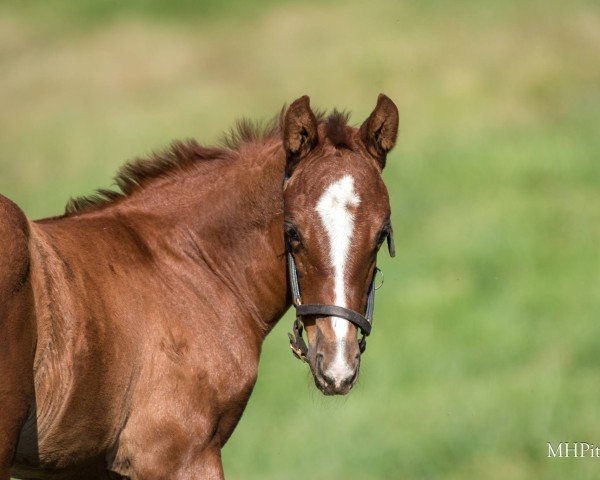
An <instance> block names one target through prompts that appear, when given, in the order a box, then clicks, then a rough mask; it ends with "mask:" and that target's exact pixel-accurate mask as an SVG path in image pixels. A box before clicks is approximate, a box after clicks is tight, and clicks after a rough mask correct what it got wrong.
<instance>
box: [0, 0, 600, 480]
mask: <svg viewBox="0 0 600 480" xmlns="http://www.w3.org/2000/svg"><path fill="white" fill-rule="evenodd" d="M0 72H1V73H0V105H2V108H1V109H0V192H2V193H3V194H5V195H7V196H8V197H10V198H12V199H13V200H15V201H16V202H17V203H18V204H19V205H21V206H22V207H23V208H24V209H25V211H26V213H27V214H28V215H29V216H30V217H32V218H38V217H43V216H48V215H53V214H57V213H61V212H62V210H63V206H64V204H65V203H66V201H67V199H68V198H69V197H70V196H72V195H77V194H85V193H89V192H91V191H92V190H93V189H94V188H97V187H100V186H108V185H110V182H111V176H112V174H113V173H114V171H115V170H116V169H117V167H118V166H119V165H120V164H121V163H122V162H123V161H124V160H126V159H128V158H131V157H134V156H137V155H140V154H143V153H146V152H149V151H150V150H152V149H156V148H159V147H161V146H163V145H165V144H166V143H167V142H169V141H170V140H171V139H173V138H182V137H191V136H193V137H196V138H197V139H199V140H201V141H204V142H209V143H210V142H213V141H215V139H216V138H217V136H218V135H219V133H220V132H221V131H222V130H224V129H226V128H228V127H229V126H230V125H231V124H232V122H233V121H234V119H235V118H236V117H239V116H240V115H248V116H253V117H257V118H265V117H269V116H271V115H272V114H274V113H275V112H277V111H278V110H279V108H280V107H281V105H282V104H283V103H284V102H289V101H291V100H293V99H294V98H296V97H298V96H300V95H302V94H304V93H308V94H310V95H311V97H312V103H313V105H320V106H323V107H333V106H339V107H347V108H349V109H351V110H352V111H353V119H354V121H355V122H356V123H359V122H361V121H362V120H363V118H364V117H365V116H366V115H367V114H368V112H369V111H370V110H371V108H372V107H373V105H374V102H375V99H376V96H377V93H379V92H380V91H383V92H385V93H387V94H388V95H389V96H391V97H392V98H393V99H395V100H396V102H397V103H398V105H399V107H400V110H401V136H400V140H399V145H398V147H397V148H396V150H395V151H394V153H393V155H391V158H390V159H389V162H388V165H389V167H388V168H387V169H386V171H385V175H384V176H385V179H386V182H387V184H388V186H389V190H390V192H391V196H392V201H393V212H394V214H393V221H394V226H395V232H396V235H395V236H396V248H397V252H398V253H397V257H396V259H395V260H394V261H391V260H389V259H388V258H386V255H383V256H382V257H383V258H381V261H380V264H381V266H382V267H383V269H384V271H385V276H386V277H385V278H386V282H385V286H384V288H383V289H382V290H380V291H379V292H378V293H379V295H378V299H377V307H376V318H375V322H376V327H375V330H374V334H373V336H372V337H371V339H370V341H369V348H368V350H367V354H366V356H365V358H364V362H363V369H362V378H361V380H360V383H359V385H358V386H357V387H356V389H355V390H354V391H353V392H352V393H351V394H350V395H349V396H348V397H344V398H324V397H322V396H321V395H320V394H319V393H318V392H316V391H315V389H314V387H312V386H311V383H312V382H311V380H310V378H309V374H308V371H307V369H306V367H305V366H304V365H301V364H300V363H299V362H297V361H296V360H294V359H293V358H292V356H291V354H290V352H289V347H288V342H287V339H286V335H285V333H286V331H287V329H288V328H289V324H290V321H291V319H290V317H289V316H287V317H286V318H285V319H284V320H283V321H282V322H281V323H280V325H279V326H278V327H277V329H276V330H275V331H274V332H273V333H272V334H271V336H270V337H269V338H268V339H267V342H266V344H265V348H264V354H263V357H262V362H261V370H260V376H259V381H258V384H257V386H256V389H255V393H254V394H253V396H252V398H251V401H250V404H249V406H248V409H247V411H246V413H245V414H244V417H243V418H242V421H241V423H240V425H239V427H238V429H237V431H236V433H235V434H234V436H233V438H232V440H231V441H230V443H229V444H228V445H227V446H226V448H225V449H224V452H223V455H224V463H225V469H226V473H227V474H228V478H230V479H261V480H269V479H291V480H295V479H304V478H309V479H313V478H315V479H365V480H366V479H383V478H385V479H436V480H438V479H440V480H442V479H443V480H454V479H486V480H487V479H490V480H493V479H498V480H505V479H511V480H520V479H548V480H550V479H566V478H568V479H570V480H578V479H597V478H599V477H600V460H598V459H591V458H585V459H549V458H546V454H547V442H553V443H556V442H560V441H588V442H594V443H596V444H600V248H599V244H600V7H599V5H598V3H597V2H593V1H589V2H584V1H576V0H574V1H562V2H559V1H555V0H550V1H544V2H542V1H536V0H534V1H528V2H517V1H505V2H492V1H487V2H480V1H478V2H476V1H468V0H462V1H457V2H440V1H436V0H428V1H421V2H398V1H395V0H373V1H371V2H364V1H358V0H350V1H341V0H340V1H333V0H329V1H326V2H316V1H305V2H299V1H294V2H287V3H286V2H275V1H268V2H261V3H253V2H242V1H241V0H239V1H235V2H217V1H216V0H210V1H208V2H192V1H191V0H187V1H181V0H180V1H176V2H159V1H158V0H152V1H149V2H142V1H140V0H137V1H132V2H117V1H114V0H113V1H100V0H92V1H76V0H56V1H53V2H47V1H41V0H39V1H37V0H36V1H27V2H20V3H17V2H0ZM0 248H1V247H0Z"/></svg>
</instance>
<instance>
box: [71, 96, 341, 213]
mask: <svg viewBox="0 0 600 480" xmlns="http://www.w3.org/2000/svg"><path fill="white" fill-rule="evenodd" d="M285 111H286V107H285V106H284V107H283V108H282V109H281V112H280V113H279V114H278V115H276V116H275V117H273V118H272V119H271V120H269V121H267V122H261V121H256V120H252V119H248V118H242V119H240V120H238V121H237V122H236V123H235V125H234V126H233V127H232V128H231V129H230V130H229V131H227V132H225V133H224V134H222V135H221V138H220V142H219V144H218V145H217V146H214V147H205V146H202V145H200V144H199V143H198V142H197V141H196V140H193V139H190V140H185V141H175V142H173V143H172V144H171V145H170V147H168V148H167V149H165V150H162V151H159V152H155V153H152V154H150V155H149V156H147V157H140V158H135V159H133V160H130V161H128V162H126V163H125V164H124V165H123V166H122V167H121V168H120V169H119V170H118V172H117V174H116V175H115V177H114V184H115V186H116V189H114V190H113V189H106V188H101V189H98V190H96V192H95V193H93V194H92V195H87V196H81V197H75V198H71V199H70V200H69V201H68V202H67V205H66V206H65V214H64V215H65V216H69V215H74V214H77V213H82V212H87V211H90V210H95V209H97V208H100V207H102V206H105V205H106V204H109V203H112V202H114V201H116V200H119V199H122V198H125V197H127V196H129V195H130V194H131V193H132V192H134V191H136V190H138V189H140V188H143V187H144V185H146V184H147V182H148V181H149V180H152V179H156V178H160V177H165V176H168V175H170V174H172V173H174V172H177V171H181V170H184V169H186V168H189V167H191V166H193V165H196V164H197V163H198V162H206V161H211V160H216V159H223V158H231V157H233V153H234V152H236V151H238V150H239V149H240V148H241V147H242V146H243V145H247V144H251V143H258V142H265V141H267V140H270V139H274V138H279V137H281V135H282V128H283V119H284V115H285ZM315 116H316V118H317V121H318V122H319V123H323V122H326V125H327V128H326V132H327V136H328V137H329V138H330V139H331V141H332V142H333V143H334V144H335V145H339V146H344V145H346V144H347V142H346V138H345V134H344V132H345V127H346V125H347V123H348V119H349V118H350V114H349V113H348V112H344V111H338V110H333V112H332V113H331V114H329V115H328V116H326V114H325V112H323V111H316V112H315Z"/></svg>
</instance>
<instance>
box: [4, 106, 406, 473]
mask: <svg viewBox="0 0 600 480" xmlns="http://www.w3.org/2000/svg"><path fill="white" fill-rule="evenodd" d="M346 120H347V118H346V116H345V115H343V114H340V113H338V112H334V113H333V114H332V115H330V116H329V117H325V116H323V115H315V113H313V111H312V110H311V108H310V106H309V99H308V97H306V96H305V97H301V98H299V99H298V100H296V101H295V102H293V103H292V104H291V105H290V107H289V108H288V109H287V110H286V111H285V113H284V114H282V115H281V116H280V117H279V118H278V119H277V120H276V121H275V122H274V123H273V124H272V125H271V126H270V127H269V128H267V129H265V131H263V132H257V131H256V129H253V128H251V127H250V126H249V125H250V124H248V123H241V124H240V125H239V127H238V129H237V130H235V131H234V132H233V133H232V134H231V135H230V136H229V139H228V141H227V145H226V147H224V148H205V147H202V146H200V145H198V144H197V143H196V142H194V141H188V142H185V143H175V144H174V145H173V146H172V148H171V149H170V150H169V151H167V152H166V153H164V154H161V155H156V156H154V157H152V158H148V159H140V160H137V161H134V162H132V163H129V164H126V165H125V166H124V167H123V168H122V169H121V171H120V173H119V175H118V176H117V178H116V183H117V185H118V187H119V188H120V192H113V191H107V190H103V191H99V192H98V194H97V195H96V196H94V197H88V198H83V199H77V200H74V201H71V202H70V203H69V205H68V206H67V210H66V213H65V214H64V215H63V216H61V217H56V218H49V219H45V220H40V221H36V222H32V221H29V220H28V219H27V218H26V217H25V215H24V214H23V212H22V211H21V210H20V209H19V208H18V207H17V206H16V205H15V204H14V203H12V202H11V201H10V200H8V199H6V198H5V197H2V196H0V238H2V250H1V252H0V329H1V330H0V405H1V408H2V413H1V415H0V480H7V479H8V478H9V477H10V474H11V473H12V475H14V476H16V477H19V478H30V479H46V478H52V479H72V480H75V479H82V478H85V479H114V478H131V479H135V480H141V479H144V480H158V479H181V480H183V479H192V478H193V479H200V478H202V479H204V478H209V479H220V478H223V469H222V465H221V448H222V447H223V445H224V444H225V442H226V441H227V440H228V438H229V436H230V435H231V433H232V432H233V430H234V428H235V426H236V424H237V422H238V421H239V419H240V417H241V415H242V412H243V410H244V408H245V406H246V403H247V401H248V397H249V396H250V394H251V392H252V388H253V386H254V383H255V381H256V376H257V369H258V362H259V356H260V351H261V345H262V342H263V340H264V338H265V336H266V335H267V334H268V332H269V331H270V330H271V329H272V328H273V326H274V325H275V323H276V322H277V321H278V320H279V318H280V317H281V316H282V315H283V314H284V313H285V311H286V310H287V309H288V308H289V306H290V305H291V302H292V293H291V289H290V286H289V285H288V284H289V282H288V277H287V276H286V251H287V252H288V253H289V255H291V258H293V260H294V264H295V267H296V270H297V277H294V278H298V281H299V288H300V289H301V292H302V293H301V297H302V301H303V302H304V303H312V304H323V305H326V306H329V307H331V306H335V307H341V308H340V310H339V311H340V312H342V311H344V312H347V311H350V310H352V311H354V312H355V313H356V312H364V311H365V309H366V304H367V293H368V290H369V289H370V286H371V281H372V278H373V275H374V269H375V263H376V255H377V251H378V249H379V247H380V245H381V243H382V242H383V241H384V239H385V238H386V237H388V238H389V235H390V234H391V225H390V206H389V201H388V195H387V191H386V188H385V185H384V183H383V181H382V178H381V170H382V169H383V168H384V166H385V161H386V154H387V153H388V152H389V151H390V150H391V149H392V147H393V146H394V144H395V141H396V135H397V129H398V111H397V109H396V106H395V105H394V104H393V102H392V101H391V100H390V99H389V98H388V97H386V96H385V95H380V96H379V98H378V101H377V106H376V107H375V110H374V111H373V112H372V113H371V115H370V116H369V117H368V118H367V120H366V121H365V122H364V123H363V124H362V126H361V127H360V128H359V129H356V128H353V127H351V126H349V125H347V123H346ZM290 278H291V277H290ZM340 315H341V314H340ZM357 315H358V314H357ZM359 317H360V315H359ZM352 318H354V317H352ZM302 327H304V328H306V331H307V337H308V348H307V349H306V352H305V359H306V361H307V362H308V363H309V365H310V368H311V370H312V373H313V375H314V379H315V383H316V385H317V387H318V388H319V389H320V390H321V391H322V392H323V393H325V394H345V393H347V392H348V391H349V390H350V389H351V388H352V386H353V384H354V382H355V381H356V377H357V374H358V370H359V363H360V346H359V342H358V339H357V328H356V325H355V323H353V322H350V321H348V320H346V317H344V318H342V317H337V316H331V315H329V316H328V315H305V316H303V318H302Z"/></svg>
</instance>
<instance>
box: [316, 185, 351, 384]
mask: <svg viewBox="0 0 600 480" xmlns="http://www.w3.org/2000/svg"><path fill="white" fill-rule="evenodd" d="M359 203H360V198H359V197H358V195H357V194H356V192H355V191H354V178H352V176H350V175H345V176H344V177H342V178H341V179H339V180H337V181H336V182H334V183H332V184H331V185H329V187H327V189H326V190H325V192H323V194H322V195H321V198H319V201H318V202H317V208H316V210H317V213H318V214H319V217H320V218H321V222H322V223H323V226H324V227H325V231H326V232H327V237H328V239H329V257H330V261H331V265H332V267H333V275H334V277H333V291H334V301H333V302H334V304H335V305H338V306H340V307H347V304H346V284H345V270H346V260H347V258H348V251H349V250H350V244H351V242H352V233H353V231H354V214H353V213H352V210H351V208H350V207H356V206H358V204H359ZM333 330H334V332H335V336H336V340H337V344H338V345H337V352H336V357H335V359H334V361H333V362H332V363H331V367H330V368H329V371H330V373H331V374H332V375H334V378H336V379H337V378H339V377H340V376H345V375H346V374H347V373H348V370H349V366H348V365H347V363H346V360H345V357H344V337H345V335H346V333H347V332H348V321H347V320H345V319H342V318H334V319H333Z"/></svg>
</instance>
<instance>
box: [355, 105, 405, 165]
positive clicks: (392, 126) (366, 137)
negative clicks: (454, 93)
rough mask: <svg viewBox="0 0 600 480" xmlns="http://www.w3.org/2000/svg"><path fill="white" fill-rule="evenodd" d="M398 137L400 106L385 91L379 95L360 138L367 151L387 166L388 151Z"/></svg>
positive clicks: (362, 128)
mask: <svg viewBox="0 0 600 480" xmlns="http://www.w3.org/2000/svg"><path fill="white" fill-rule="evenodd" d="M397 137H398V107H396V105H395V104H394V102H392V101H391V100H390V98H389V97H387V96H386V95H384V94H383V93H380V94H379V97H377V105H376V106H375V110H373V112H372V113H371V115H369V118H367V119H366V120H365V122H364V123H363V124H362V126H361V127H360V139H361V141H362V142H363V144H364V146H365V147H366V149H367V151H368V152H369V153H370V154H371V155H372V156H373V157H374V158H375V159H376V160H377V161H378V162H379V164H380V165H381V168H383V167H385V159H386V156H387V153H388V152H389V151H390V150H391V149H392V148H394V145H396V138H397Z"/></svg>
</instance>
